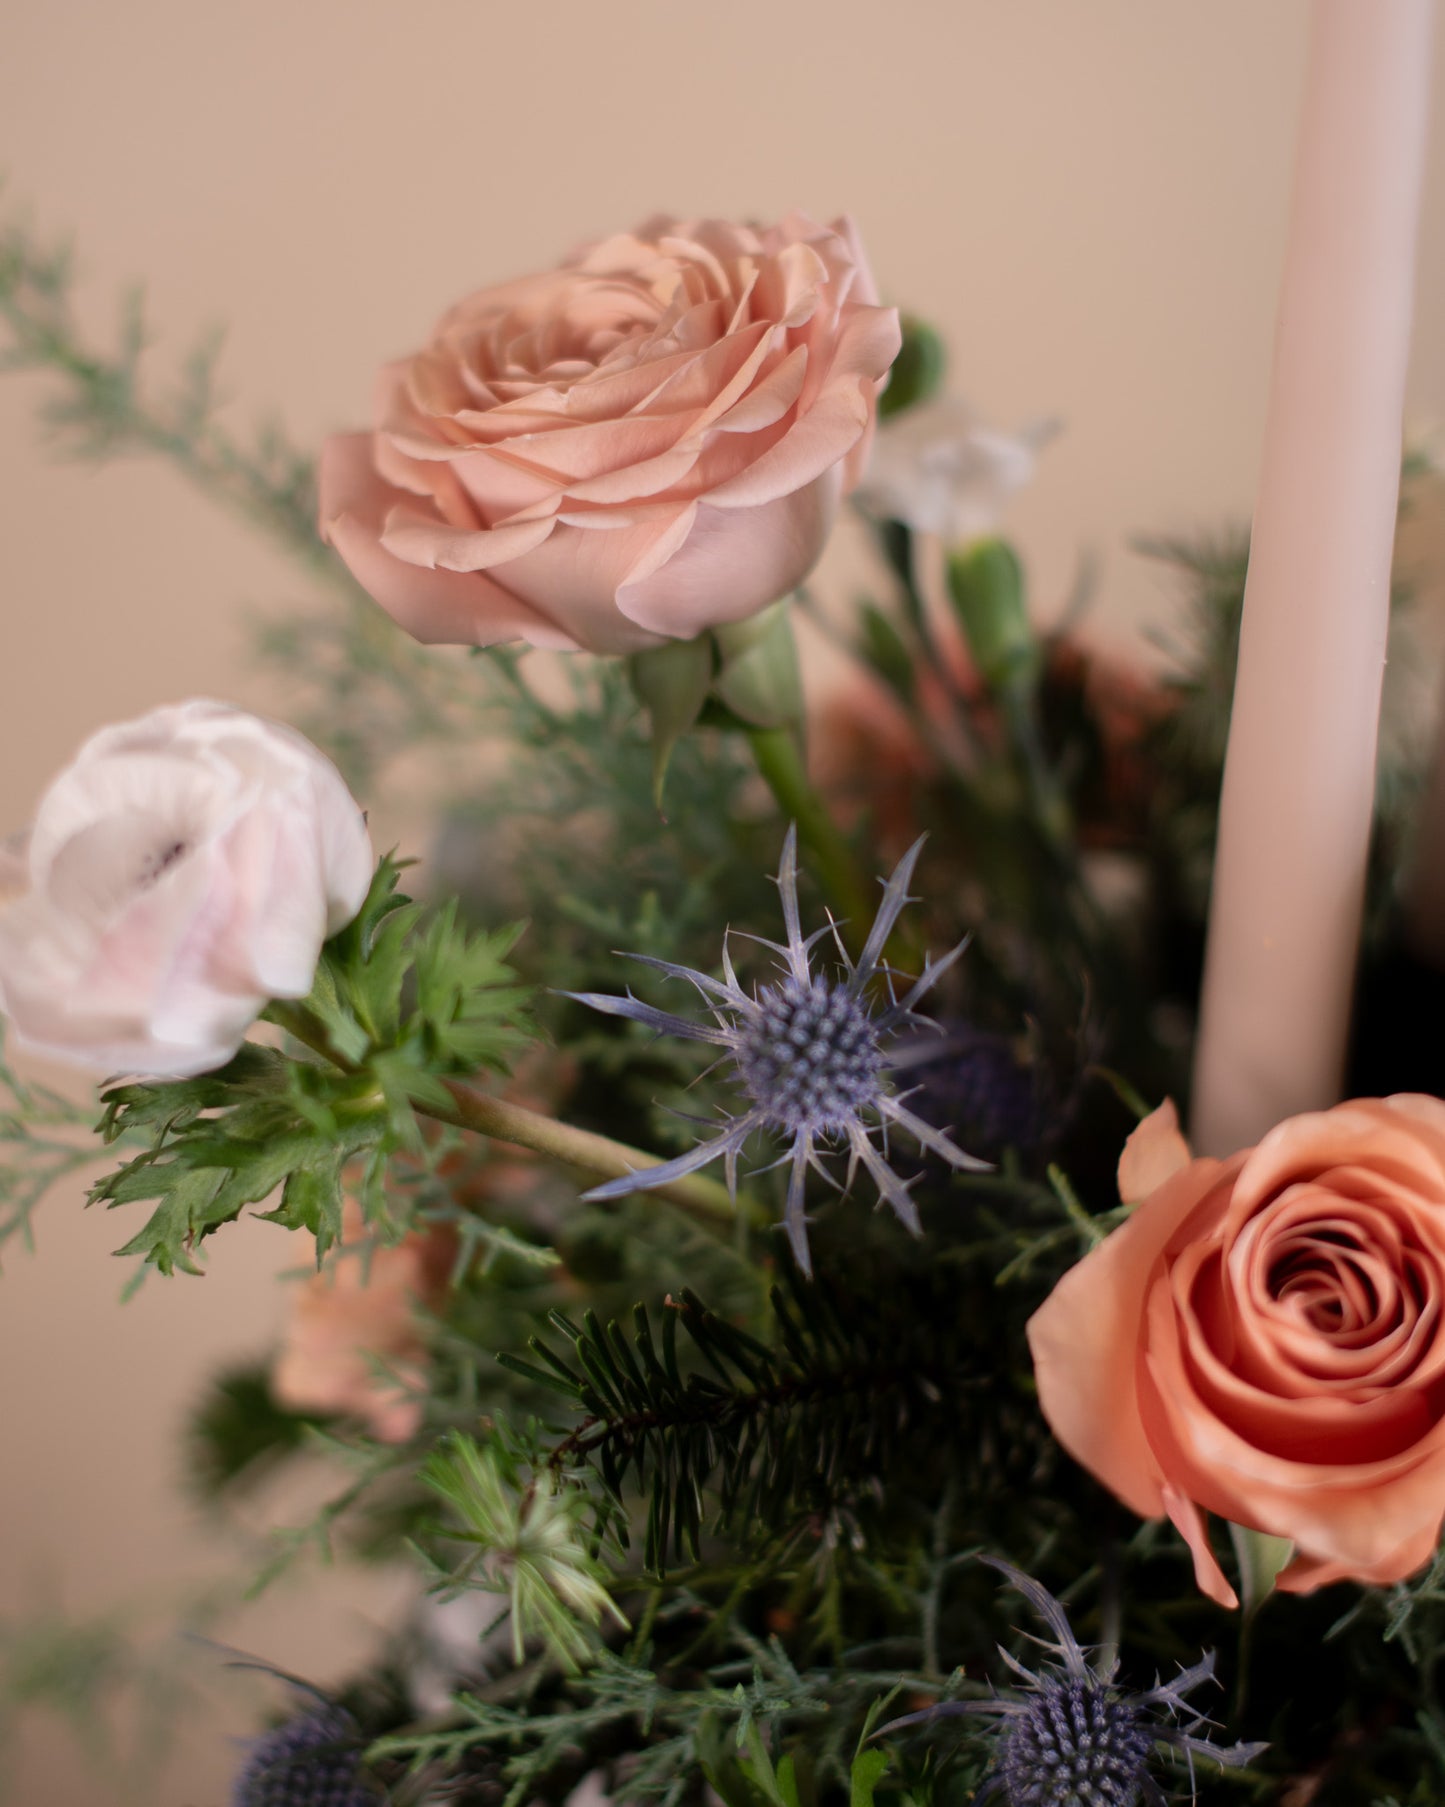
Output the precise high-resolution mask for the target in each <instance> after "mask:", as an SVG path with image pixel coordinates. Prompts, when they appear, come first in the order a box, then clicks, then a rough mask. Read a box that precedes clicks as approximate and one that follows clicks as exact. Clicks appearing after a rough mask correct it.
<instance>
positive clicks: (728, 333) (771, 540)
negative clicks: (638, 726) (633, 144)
mask: <svg viewBox="0 0 1445 1807" xmlns="http://www.w3.org/2000/svg"><path fill="white" fill-rule="evenodd" d="M877 302H878V296H877V294H876V292H875V290H874V287H873V278H872V276H871V275H870V273H869V270H868V265H867V262H866V260H865V259H864V256H863V249H862V246H861V245H860V244H859V243H858V240H857V237H856V235H855V233H854V231H853V228H852V226H851V224H850V223H849V222H848V221H846V220H840V221H838V222H837V223H836V224H834V225H833V226H831V227H825V226H819V225H816V224H815V223H814V222H813V221H812V220H809V219H806V218H804V217H803V216H802V215H801V214H793V215H791V216H790V217H789V218H788V219H786V220H784V221H783V222H782V224H781V225H778V226H770V227H767V228H766V229H758V230H754V229H753V228H751V227H748V226H735V225H729V224H728V223H726V222H725V221H722V220H691V221H685V220H673V219H667V218H658V219H653V220H650V221H648V222H647V223H646V224H645V225H643V226H640V227H639V228H638V229H637V231H636V232H635V233H624V234H621V235H619V236H618V237H616V238H609V239H604V240H603V241H602V242H601V243H600V244H596V245H592V246H589V247H587V248H586V249H584V250H583V251H581V252H579V253H578V255H577V256H576V257H575V258H573V259H572V260H571V262H569V263H567V264H565V265H564V266H563V267H562V268H561V269H559V270H553V271H549V272H548V273H546V274H545V275H541V276H530V277H524V278H523V279H522V280H520V281H518V282H511V283H506V284H503V285H502V286H501V287H498V288H492V289H483V290H482V291H481V292H480V293H478V294H475V295H472V296H470V297H469V298H468V299H467V300H465V301H462V302H460V303H459V304H458V305H457V306H456V307H454V308H453V309H452V310H451V312H450V313H449V314H447V315H446V316H445V317H444V318H443V319H442V321H441V322H440V324H439V325H438V326H437V329H436V331H435V333H434V335H433V337H432V340H431V343H430V344H429V345H428V346H427V347H426V349H425V350H424V351H421V352H418V353H417V355H416V356H415V357H412V358H408V359H405V360H403V361H402V362H401V363H398V364H393V365H391V366H390V367H389V368H388V369H386V370H385V371H384V372H383V373H382V379H381V389H380V395H379V399H378V405H377V418H376V430H375V432H373V433H349V434H339V435H337V436H336V437H334V438H332V439H331V440H329V441H328V442H327V444H326V447H325V450H324V451H323V453H322V457H321V473H320V478H321V525H322V531H323V533H324V534H325V535H326V537H327V538H328V539H329V540H330V541H331V543H332V544H333V545H334V546H335V547H336V549H337V551H338V552H339V553H340V554H341V556H342V558H343V559H345V561H346V563H347V564H348V565H349V566H350V568H351V570H352V572H353V573H354V574H355V576H356V577H357V579H358V580H359V581H360V582H361V583H362V584H363V585H364V586H365V587H366V588H367V589H368V590H369V591H370V592H371V594H372V595H373V596H374V597H375V598H376V600H377V601H378V602H379V603H380V604H381V605H382V607H383V608H384V609H386V610H388V612H389V613H391V614H392V615H394V616H395V617H396V619H397V620H398V621H399V622H400V623H401V625H402V626H403V627H404V628H406V629H407V630H408V631H409V632H410V633H412V634H415V635H416V637H417V638H418V639H419V640H427V641H448V642H455V643H475V644H476V645H478V646H489V645H491V644H493V643H494V642H496V641H500V640H526V641H529V642H530V643H531V644H532V645H534V646H549V647H560V648H564V649H569V650H576V649H578V648H584V649H586V650H587V651H589V652H598V653H619V652H623V653H625V652H636V651H640V650H643V649H645V648H647V647H653V646H660V645H662V644H664V643H665V642H666V641H667V640H670V639H691V638H692V637H693V636H694V635H696V634H700V633H702V632H703V631H704V630H705V629H707V628H710V627H718V626H721V625H722V624H723V623H725V622H731V621H741V620H743V619H745V618H746V617H747V616H749V615H754V614H756V613H757V612H758V611H759V610H760V609H763V608H765V607H767V605H768V604H769V603H772V602H776V601H777V600H778V598H779V597H781V596H785V595H786V594H787V593H788V591H789V590H791V589H793V588H794V587H795V586H796V585H797V584H798V583H799V582H800V581H801V580H802V579H803V577H804V576H806V574H807V573H808V571H809V570H810V569H811V568H812V566H813V563H814V561H815V560H816V559H817V557H818V554H819V553H820V552H821V551H822V548H823V542H824V540H825V539H826V537H827V533H828V528H829V526H830V524H831V522H832V518H833V514H834V510H835V508H836V506H837V502H838V498H839V497H840V496H841V495H842V494H844V493H845V492H846V491H847V490H849V489H851V488H852V487H853V486H854V485H855V484H856V483H857V481H858V479H859V477H860V476H861V474H862V466H863V460H864V458H865V456H866V454H867V448H868V441H869V438H870V436H871V433H872V428H873V424H874V416H875V412H876V401H877V394H878V390H879V388H880V386H881V384H882V380H883V378H884V376H885V375H886V374H887V371H888V367H889V365H890V364H891V363H892V362H893V359H894V357H895V356H896V355H897V352H898V345H899V330H898V316H897V314H896V312H895V311H894V310H893V309H892V308H884V307H879V306H878V305H877Z"/></svg>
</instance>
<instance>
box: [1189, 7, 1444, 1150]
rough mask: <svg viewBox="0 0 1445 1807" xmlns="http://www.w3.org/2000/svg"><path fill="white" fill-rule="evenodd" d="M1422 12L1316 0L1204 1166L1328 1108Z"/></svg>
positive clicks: (1240, 688) (1358, 834)
mask: <svg viewBox="0 0 1445 1807" xmlns="http://www.w3.org/2000/svg"><path fill="white" fill-rule="evenodd" d="M1431 23H1432V18H1431V0H1315V5H1314V9H1313V25H1312V31H1311V40H1310V55H1309V66H1308V72H1307V75H1306V81H1305V95H1304V108H1303V114H1302V118H1301V122H1300V137H1299V150H1298V160H1297V163H1296V168H1295V182H1294V194H1293V199H1292V204H1291V210H1290V224H1289V235H1288V241H1287V245H1286V251H1285V262H1284V275H1283V281H1282V285H1281V291H1280V302H1279V315H1278V320H1277V323H1276V333H1275V352H1274V374H1273V380H1272V383H1271V387H1270V397H1269V409H1268V414H1267V418H1266V423H1265V434H1264V447H1263V455H1262V459H1261V470H1260V484H1259V497H1258V503H1257V506H1256V509H1255V517H1254V528H1253V535H1252V542H1251V547H1250V560H1249V575H1248V580H1247V582H1246V586H1245V595H1244V619H1243V625H1242V630H1241V633H1240V644H1239V667H1238V674H1237V678H1236V684H1235V698H1234V712H1233V716H1232V718H1231V722H1230V732H1229V751H1228V755H1227V757H1226V760H1225V770H1224V790H1223V794H1222V796H1221V799H1220V820H1219V844H1218V849H1217V852H1216V857H1215V869H1214V892H1213V897H1212V899H1211V903H1210V920H1209V942H1208V950H1207V954H1206V959H1205V973H1204V990H1203V996H1202V999H1201V1005H1200V1025H1199V1043H1198V1050H1197V1055H1196V1064H1195V1075H1194V1113H1193V1125H1192V1128H1193V1140H1194V1143H1195V1145H1196V1147H1197V1148H1198V1149H1199V1150H1200V1151H1201V1152H1202V1153H1205V1154H1226V1153H1229V1152H1231V1151H1233V1150H1234V1149H1237V1148H1241V1147H1244V1146H1246V1145H1248V1144H1249V1143H1252V1142H1255V1141H1257V1140H1258V1139H1259V1137H1260V1136H1261V1135H1262V1134H1263V1133H1264V1132H1265V1131H1266V1130H1268V1129H1269V1128H1271V1127H1272V1125H1274V1124H1275V1123H1277V1122H1279V1121H1280V1119H1281V1118H1283V1117H1287V1116H1290V1115H1292V1114H1293V1113H1295V1112H1297V1111H1302V1110H1313V1109H1317V1108H1319V1107H1322V1106H1325V1105H1329V1104H1332V1103H1334V1102H1335V1101H1336V1100H1337V1099H1338V1097H1339V1094H1340V1087H1341V1084H1342V1081H1343V1074H1344V1058H1345V1041H1346V1037H1347V1034H1348V1031H1349V1017H1350V997H1351V992H1352V989H1353V984H1354V972H1355V962H1356V958H1357V953H1358V944H1359V933H1360V913H1361V907H1362V903H1363V898H1364V880H1365V860H1366V853H1367V849H1368V844H1369V835H1370V816H1371V807H1372V804H1373V800H1374V773H1375V742H1376V736H1377V733H1378V728H1379V712H1380V679H1381V675H1382V672H1383V669H1384V660H1385V635H1386V628H1387V625H1388V613H1389V592H1390V554H1391V549H1392V546H1393V541H1394V529H1395V511H1396V506H1397V503H1398V498H1399V476H1400V441H1401V427H1402V421H1401V417H1402V412H1403V406H1404V387H1405V366H1406V361H1407V358H1408V355H1409V340H1410V311H1411V301H1412V295H1413V287H1414V267H1415V232H1416V224H1417V220H1418V216H1419V196H1420V183H1421V174H1422V170H1423V166H1424V156H1425V135H1426V113H1427V105H1426V101H1427V94H1428V86H1429V80H1430V28H1431Z"/></svg>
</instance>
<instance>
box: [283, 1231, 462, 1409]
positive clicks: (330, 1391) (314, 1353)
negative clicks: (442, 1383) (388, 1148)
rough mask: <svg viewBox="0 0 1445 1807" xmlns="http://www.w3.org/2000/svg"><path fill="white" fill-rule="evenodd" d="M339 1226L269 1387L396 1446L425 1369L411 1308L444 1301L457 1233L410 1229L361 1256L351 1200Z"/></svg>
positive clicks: (298, 1405) (415, 1405)
mask: <svg viewBox="0 0 1445 1807" xmlns="http://www.w3.org/2000/svg"><path fill="white" fill-rule="evenodd" d="M342 1223H343V1227H342V1239H343V1248H342V1252H341V1258H340V1259H339V1260H333V1261H331V1262H330V1263H328V1265H327V1266H326V1268H325V1269H324V1270H323V1271H322V1272H321V1273H319V1274H314V1275H312V1276H311V1277H310V1278H309V1279H308V1280H307V1281H306V1283H305V1285H304V1286H303V1287H302V1289H301V1291H300V1293H299V1295H298V1297H297V1299H296V1302H295V1305H294V1307H293V1309H292V1313H291V1322H290V1324H289V1325H288V1326H287V1331H286V1340H285V1343H284V1345H283V1347H282V1349H281V1353H280V1355H279V1356H278V1357H277V1358H276V1362H275V1365H274V1366H273V1368H272V1370H271V1392H272V1394H273V1395H274V1396H275V1398H276V1400H277V1401H278V1402H279V1403H280V1404H281V1405H283V1406H286V1407H287V1408H288V1409H289V1410H291V1411H294V1412H338V1413H343V1414H345V1415H346V1416H348V1417H353V1418H360V1419H361V1420H362V1421H363V1423H364V1424H365V1425H366V1426H367V1428H368V1429H369V1430H370V1432H371V1434H372V1435H373V1436H374V1437H376V1438H377V1439H378V1440H379V1441H380V1442H382V1443H404V1442H405V1441H406V1440H407V1438H408V1437H410V1436H411V1435H412V1434H413V1433H414V1432H415V1430H416V1428H417V1426H418V1424H419V1423H420V1422H421V1403H420V1401H419V1400H418V1399H417V1398H416V1397H415V1392H414V1389H415V1387H417V1386H419V1385H420V1384H421V1382H422V1380H423V1379H424V1377H425V1374H426V1366H427V1345H426V1339H425V1337H424V1335H423V1333H422V1325H421V1320H420V1317H419V1313H421V1312H422V1311H425V1310H435V1309H437V1308H439V1307H440V1305H441V1303H442V1301H443V1300H444V1299H445V1298H446V1294H447V1286H448V1282H449V1280H450V1277H451V1269H452V1263H453V1262H454V1261H455V1259H456V1252H457V1239H456V1234H455V1232H454V1231H453V1230H451V1229H449V1228H446V1227H444V1226H438V1227H436V1228H433V1229H429V1230H417V1231H413V1232H412V1233H411V1234H410V1235H409V1236H404V1237H403V1238H402V1240H401V1241H400V1242H398V1243H396V1244H395V1245H394V1246H393V1247H391V1248H378V1249H374V1250H373V1251H372V1253H371V1257H370V1260H369V1261H364V1260H363V1259H362V1258H361V1256H360V1254H359V1253H358V1251H357V1248H356V1244H357V1243H358V1241H359V1240H360V1239H361V1238H362V1237H363V1236H364V1235H365V1229H366V1227H365V1224H364V1223H363V1221H362V1216H361V1211H360V1209H359V1207H358V1206H357V1205H355V1204H354V1203H353V1202H352V1201H350V1200H348V1201H347V1204H346V1208H345V1211H344V1214H343V1220H342ZM389 1375H390V1376H394V1377H395V1378H389Z"/></svg>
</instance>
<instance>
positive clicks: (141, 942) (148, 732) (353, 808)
mask: <svg viewBox="0 0 1445 1807" xmlns="http://www.w3.org/2000/svg"><path fill="white" fill-rule="evenodd" d="M374 864H375V860H374V858H373V855H372V850H371V840H370V837H369V836H368V834H367V830H366V819H365V817H364V816H363V815H362V813H361V810H360V809H359V808H358V806H357V804H356V803H355V801H354V800H353V798H352V796H351V794H350V792H349V791H348V790H347V788H346V786H345V784H344V783H343V782H342V779H341V774H340V773H339V772H338V771H337V770H336V768H335V766H333V765H332V764H331V762H330V761H329V760H328V759H326V758H325V757H324V756H323V755H322V754H321V753H319V752H318V751H317V750H316V748H315V747H313V746H312V745H311V743H310V742H309V741H308V740H304V739H303V738H302V737H301V735H299V734H296V733H294V732H293V731H292V730H291V729H290V728H285V727H282V726H280V725H279V724H278V723H276V722H269V721H263V720H262V719H261V718H260V717H259V716H255V715H248V714H246V713H245V712H244V711H243V710H240V709H232V708H229V707H228V706H227V705H226V704H224V703H213V702H208V701H205V700H196V701H192V702H188V703H178V704H174V705H171V706H169V707H166V708H162V709H153V710H152V711H151V712H150V714H149V715H144V716H141V717H140V719H139V720H137V721H131V722H122V723H119V724H117V725H116V726H114V727H109V728H102V729H101V730H100V732H99V733H98V734H95V735H93V736H92V737H91V738H90V739H89V740H88V741H87V742H86V743H85V745H84V746H83V747H82V748H81V749H80V751H79V753H77V754H76V756H75V758H74V760H72V762H71V763H70V765H68V766H67V767H66V768H65V770H64V771H63V772H61V773H60V775H59V776H58V777H57V778H56V779H55V780H54V781H53V783H52V784H51V786H50V788H49V790H47V791H46V793H45V795H44V796H43V797H42V799H41V801H40V804H39V806H38V808H37V810H36V814H35V821H34V823H33V825H32V827H31V829H30V831H29V834H28V836H27V837H25V838H24V840H23V841H22V842H20V843H17V844H15V845H13V846H7V848H6V849H5V850H4V852H3V857H0V1011H3V1012H4V1014H5V1016H7V1017H8V1018H9V1020H10V1026H11V1028H12V1029H13V1031H14V1033H15V1037H16V1039H17V1041H19V1042H20V1044H21V1045H22V1046H26V1047H30V1048H33V1049H35V1050H37V1051H38V1052H40V1053H45V1054H51V1055H54V1056H55V1057H56V1058H58V1059H61V1060H67V1061H71V1062H75V1063H77V1064H79V1065H82V1066H86V1067H90V1068H92V1069H95V1070H97V1071H100V1072H103V1073H145V1074H153V1075H164V1076H169V1077H172V1078H180V1077H184V1076H186V1075H189V1074H194V1073H204V1072H207V1071H209V1070H210V1069H212V1068H214V1067H219V1066H223V1065H224V1064H225V1063H226V1061H228V1060H229V1059H230V1057H231V1056H232V1055H233V1054H234V1053H235V1052H236V1050H237V1048H238V1047H239V1046H240V1045H241V1042H242V1040H243V1039H244V1037H245V1034H246V1031H247V1030H248V1029H249V1028H250V1027H251V1025H252V1023H253V1022H255V1020H256V1018H257V1017H258V1016H259V1015H260V1013H261V1011H262V1010H263V1009H264V1008H265V1007H266V1005H267V1003H268V1002H270V1000H271V999H273V998H299V997H305V995H306V993H307V992H308V991H309V990H310V989H311V981H312V977H313V975H314V973H315V970H316V960H317V956H318V954H319V953H320V951H321V944H322V942H323V941H324V940H325V939H326V937H327V936H328V935H332V934H334V933H335V932H336V931H337V930H338V929H339V928H341V927H343V926H344V925H345V924H346V923H348V922H350V920H351V919H352V917H353V916H355V914H356V912H357V911H358V910H359V909H360V907H361V903H362V900H363V899H364V898H365V896H366V892H367V887H368V886H369V884H370V882H371V875H372V869H373V867H374Z"/></svg>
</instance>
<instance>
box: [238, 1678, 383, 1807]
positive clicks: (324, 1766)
mask: <svg viewBox="0 0 1445 1807" xmlns="http://www.w3.org/2000/svg"><path fill="white" fill-rule="evenodd" d="M364 1746H365V1740H364V1739H363V1737H362V1734H361V1728H360V1726H359V1725H358V1724H357V1723H356V1721H355V1720H354V1719H353V1718H352V1716H351V1715H350V1713H348V1712H346V1711H345V1710H344V1708H341V1707H338V1706H334V1705H333V1704H332V1703H331V1702H330V1701H326V1700H323V1701H322V1703H321V1704H320V1705H319V1706H315V1707H312V1708H311V1709H310V1710H309V1711H308V1712H305V1713H301V1714H298V1715H297V1716H296V1717H295V1718H294V1719H288V1720H287V1721H286V1722H285V1724H284V1725H278V1726H277V1727H276V1728H275V1730H274V1731H270V1732H267V1733H266V1734H265V1736H264V1737H262V1738H258V1739H257V1740H256V1741H255V1743H254V1744H253V1745H252V1746H251V1754H250V1756H249V1757H248V1759H247V1761H246V1767H245V1768H244V1769H243V1770H242V1771H241V1773H240V1775H239V1776H238V1777H237V1778H236V1782H235V1786H234V1788H233V1790H232V1794H231V1802H232V1807H377V1801H378V1798H379V1797H378V1795H377V1794H376V1792H375V1791H374V1790H373V1789H372V1788H371V1786H370V1785H369V1784H368V1783H367V1781H366V1779H365V1777H364V1775H363V1773H362V1768H361V1753H362V1750H363V1749H364Z"/></svg>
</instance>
